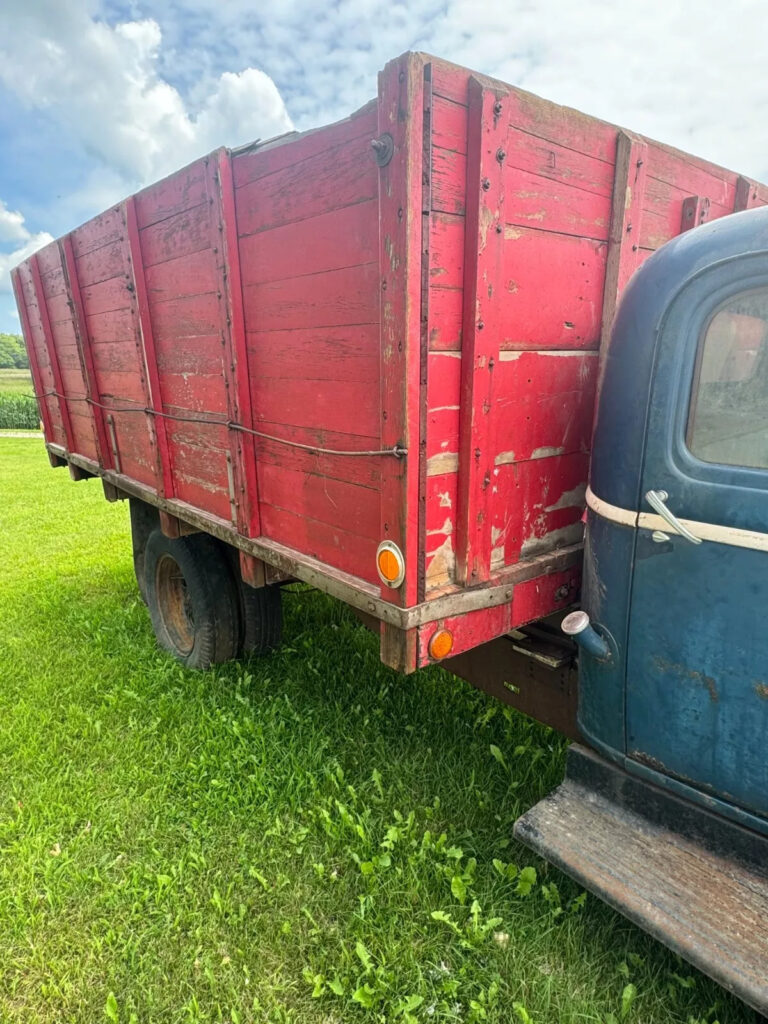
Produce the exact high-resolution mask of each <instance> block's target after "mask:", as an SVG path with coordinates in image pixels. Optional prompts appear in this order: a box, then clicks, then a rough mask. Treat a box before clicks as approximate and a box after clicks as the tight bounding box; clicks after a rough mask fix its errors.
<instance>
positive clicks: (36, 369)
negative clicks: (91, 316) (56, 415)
mask: <svg viewBox="0 0 768 1024" xmlns="http://www.w3.org/2000/svg"><path fill="white" fill-rule="evenodd" d="M11 284H12V285H13V292H14V295H15V296H16V308H17V309H18V311H19V319H20V320H21V329H22V332H23V334H24V340H25V341H26V344H27V353H28V355H29V369H30V373H31V374H32V383H33V385H34V388H35V394H36V395H37V396H38V399H37V408H38V411H39V415H40V419H41V420H42V423H43V431H44V433H45V439H46V441H55V440H56V438H55V436H54V431H53V423H52V420H51V411H50V408H49V404H48V403H49V401H50V399H49V398H44V397H43V395H45V393H46V390H47V389H46V387H45V383H44V380H43V376H42V372H41V369H40V365H39V362H38V356H37V346H36V345H35V342H34V338H33V336H32V327H31V325H30V323H29V314H28V312H27V302H26V299H25V297H24V292H23V289H22V285H21V273H20V271H19V269H18V268H16V269H15V270H12V271H11Z"/></svg>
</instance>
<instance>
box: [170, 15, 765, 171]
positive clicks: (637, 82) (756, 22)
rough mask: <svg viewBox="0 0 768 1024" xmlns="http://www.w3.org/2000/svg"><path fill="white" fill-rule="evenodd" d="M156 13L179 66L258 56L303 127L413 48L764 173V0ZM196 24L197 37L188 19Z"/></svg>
mask: <svg viewBox="0 0 768 1024" xmlns="http://www.w3.org/2000/svg"><path fill="white" fill-rule="evenodd" d="M153 6H154V11H155V14H154V16H155V17H156V18H157V20H158V22H159V23H160V25H161V26H162V29H163V33H164V37H167V39H168V40H169V42H170V43H171V45H172V47H173V50H174V54H175V63H176V67H177V68H179V69H181V71H182V73H183V74H185V75H193V74H194V72H193V70H192V69H194V68H200V67H202V68H205V69H210V68H212V67H215V66H216V65H217V64H221V62H225V63H226V62H230V63H235V64H237V63H243V62H245V63H247V62H249V61H250V60H252V59H253V57H254V56H257V57H259V58H261V59H262V61H263V63H262V66H263V67H264V69H265V70H266V71H267V72H268V73H269V74H270V75H271V76H272V77H273V78H274V80H275V81H276V82H278V84H279V85H280V87H281V90H282V92H283V95H284V96H285V98H286V101H287V102H288V103H289V105H290V109H291V112H292V114H293V116H294V119H295V120H296V121H297V122H298V123H299V125H300V126H301V127H310V126H312V125H315V124H318V123H322V122H323V121H325V120H329V119H333V118H337V117H343V116H344V115H345V114H346V113H348V112H349V111H350V110H352V109H354V107H356V106H359V105H360V104H361V103H363V102H365V101H366V100H367V99H369V98H371V97H372V96H374V95H375V93H376V72H377V71H378V70H379V69H380V68H381V67H382V66H383V65H384V64H385V63H386V61H388V60H389V59H391V58H392V57H395V56H397V55H398V54H399V53H401V52H402V51H404V50H408V49H419V50H426V51H428V52H430V53H434V54H436V55H437V56H440V57H445V58H447V59H449V60H453V61H456V62H457V63H460V64H464V65H466V66H467V67H470V68H474V69H476V70H477V71H481V72H483V73H484V74H488V75H493V76H495V77H498V78H501V79H503V80H504V81H507V82H510V83H511V84H513V85H517V86H520V87H522V88H524V89H528V90H530V91H532V92H535V93H539V94H540V95H543V96H545V97H546V98H548V99H552V100H555V101H556V102H558V103H562V104H565V105H568V106H574V107H577V108H578V109H580V110H584V111H585V112H586V113H588V114H593V115H595V116H597V117H601V118H603V119H605V120H610V121H613V122H614V123H616V124H620V125H622V126H623V127H626V128H629V129H630V130H633V131H637V132H640V133H643V134H646V135H648V136H650V137H652V138H657V139H659V140H660V141H662V142H667V143H669V144H671V145H676V146H678V147H680V148H682V149H687V150H690V151H691V152H693V153H696V154H697V155H699V156H703V157H705V158H707V159H710V160H714V161H715V162H718V163H721V164H724V165H725V166H726V167H731V168H733V169H735V170H737V171H739V172H741V173H744V174H749V175H751V176H753V177H766V176H768V155H767V151H768V146H766V134H765V128H764V126H765V124H766V123H768V76H767V75H766V74H765V52H766V48H765V30H766V24H767V20H766V8H765V3H764V0H731V2H730V3H729V5H728V8H727V11H726V12H724V10H723V8H722V7H721V6H720V7H719V6H718V5H717V4H716V2H715V0H701V2H700V3H699V4H695V5H692V4H685V3H682V2H680V0H643V3H640V4H629V3H627V2H625V0H618V2H615V3H612V4H609V3H606V2H605V0H582V2H581V3H574V2H573V0H547V2H546V3H545V2H544V0H507V2H505V3H489V4H482V3H479V2H478V0H409V2H407V3H406V2H404V0H338V2H336V3H333V4H320V3H318V2H317V0H282V2H280V3H278V4H273V5H271V6H270V7H269V9H268V11H267V12H266V13H265V8H264V6H263V5H257V6H256V7H255V6H254V4H253V0H226V3H222V2H221V0H164V2H163V3H162V4H160V3H155V4H154V5H153ZM190 21H191V23H192V24H193V25H194V30H193V32H192V33H189V32H188V31H187V25H188V24H189V23H190Z"/></svg>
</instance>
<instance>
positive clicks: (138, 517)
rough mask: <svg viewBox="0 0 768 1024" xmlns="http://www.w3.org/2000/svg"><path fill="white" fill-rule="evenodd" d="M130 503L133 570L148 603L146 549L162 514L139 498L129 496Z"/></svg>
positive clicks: (144, 600)
mask: <svg viewBox="0 0 768 1024" xmlns="http://www.w3.org/2000/svg"><path fill="white" fill-rule="evenodd" d="M128 504H129V506H130V510H131V543H132V545H133V571H134V572H135V573H136V582H137V583H138V585H139V593H140V594H141V599H142V601H143V602H144V604H146V603H147V584H146V575H145V573H144V551H145V550H146V547H147V541H148V540H149V535H150V534H151V533H152V531H153V530H157V529H159V528H160V516H159V515H158V511H157V509H156V508H154V506H152V505H148V504H147V503H146V501H140V500H139V499H138V498H129V499H128Z"/></svg>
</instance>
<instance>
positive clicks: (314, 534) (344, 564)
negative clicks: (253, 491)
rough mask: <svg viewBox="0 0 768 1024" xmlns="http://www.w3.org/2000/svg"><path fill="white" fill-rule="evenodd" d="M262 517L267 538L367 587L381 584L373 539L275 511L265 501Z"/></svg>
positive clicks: (262, 505) (283, 511)
mask: <svg viewBox="0 0 768 1024" xmlns="http://www.w3.org/2000/svg"><path fill="white" fill-rule="evenodd" d="M261 515H262V523H261V525H262V533H263V535H264V536H265V537H270V538H272V539H273V540H276V541H279V543H280V544H285V545H286V546H287V547H291V548H295V549H296V550H297V551H301V552H302V553H304V554H306V555H310V556H311V557H312V558H317V559H319V560H320V561H322V562H325V563H327V564H329V565H332V566H334V567H335V568H337V569H341V570H342V572H347V573H349V574H350V575H352V576H357V577H359V578H361V579H364V580H366V582H368V583H377V582H378V579H379V578H378V576H377V575H376V541H375V540H374V539H371V538H370V537H361V536H359V535H358V534H356V533H351V532H349V531H348V530H343V529H341V528H339V527H337V526H329V525H328V524H327V523H322V522H320V521H319V520H317V519H312V518H311V517H310V516H304V515H298V514H296V513H295V512H292V511H291V510H289V509H282V508H275V506H274V505H270V504H269V503H268V502H266V501H264V500H263V499H262V502H261Z"/></svg>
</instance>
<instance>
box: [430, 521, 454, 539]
mask: <svg viewBox="0 0 768 1024" xmlns="http://www.w3.org/2000/svg"><path fill="white" fill-rule="evenodd" d="M452 533H453V521H452V520H451V519H446V520H445V522H444V523H443V525H442V526H440V527H439V528H438V529H437V530H427V536H428V537H450V536H451V534H452Z"/></svg>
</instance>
